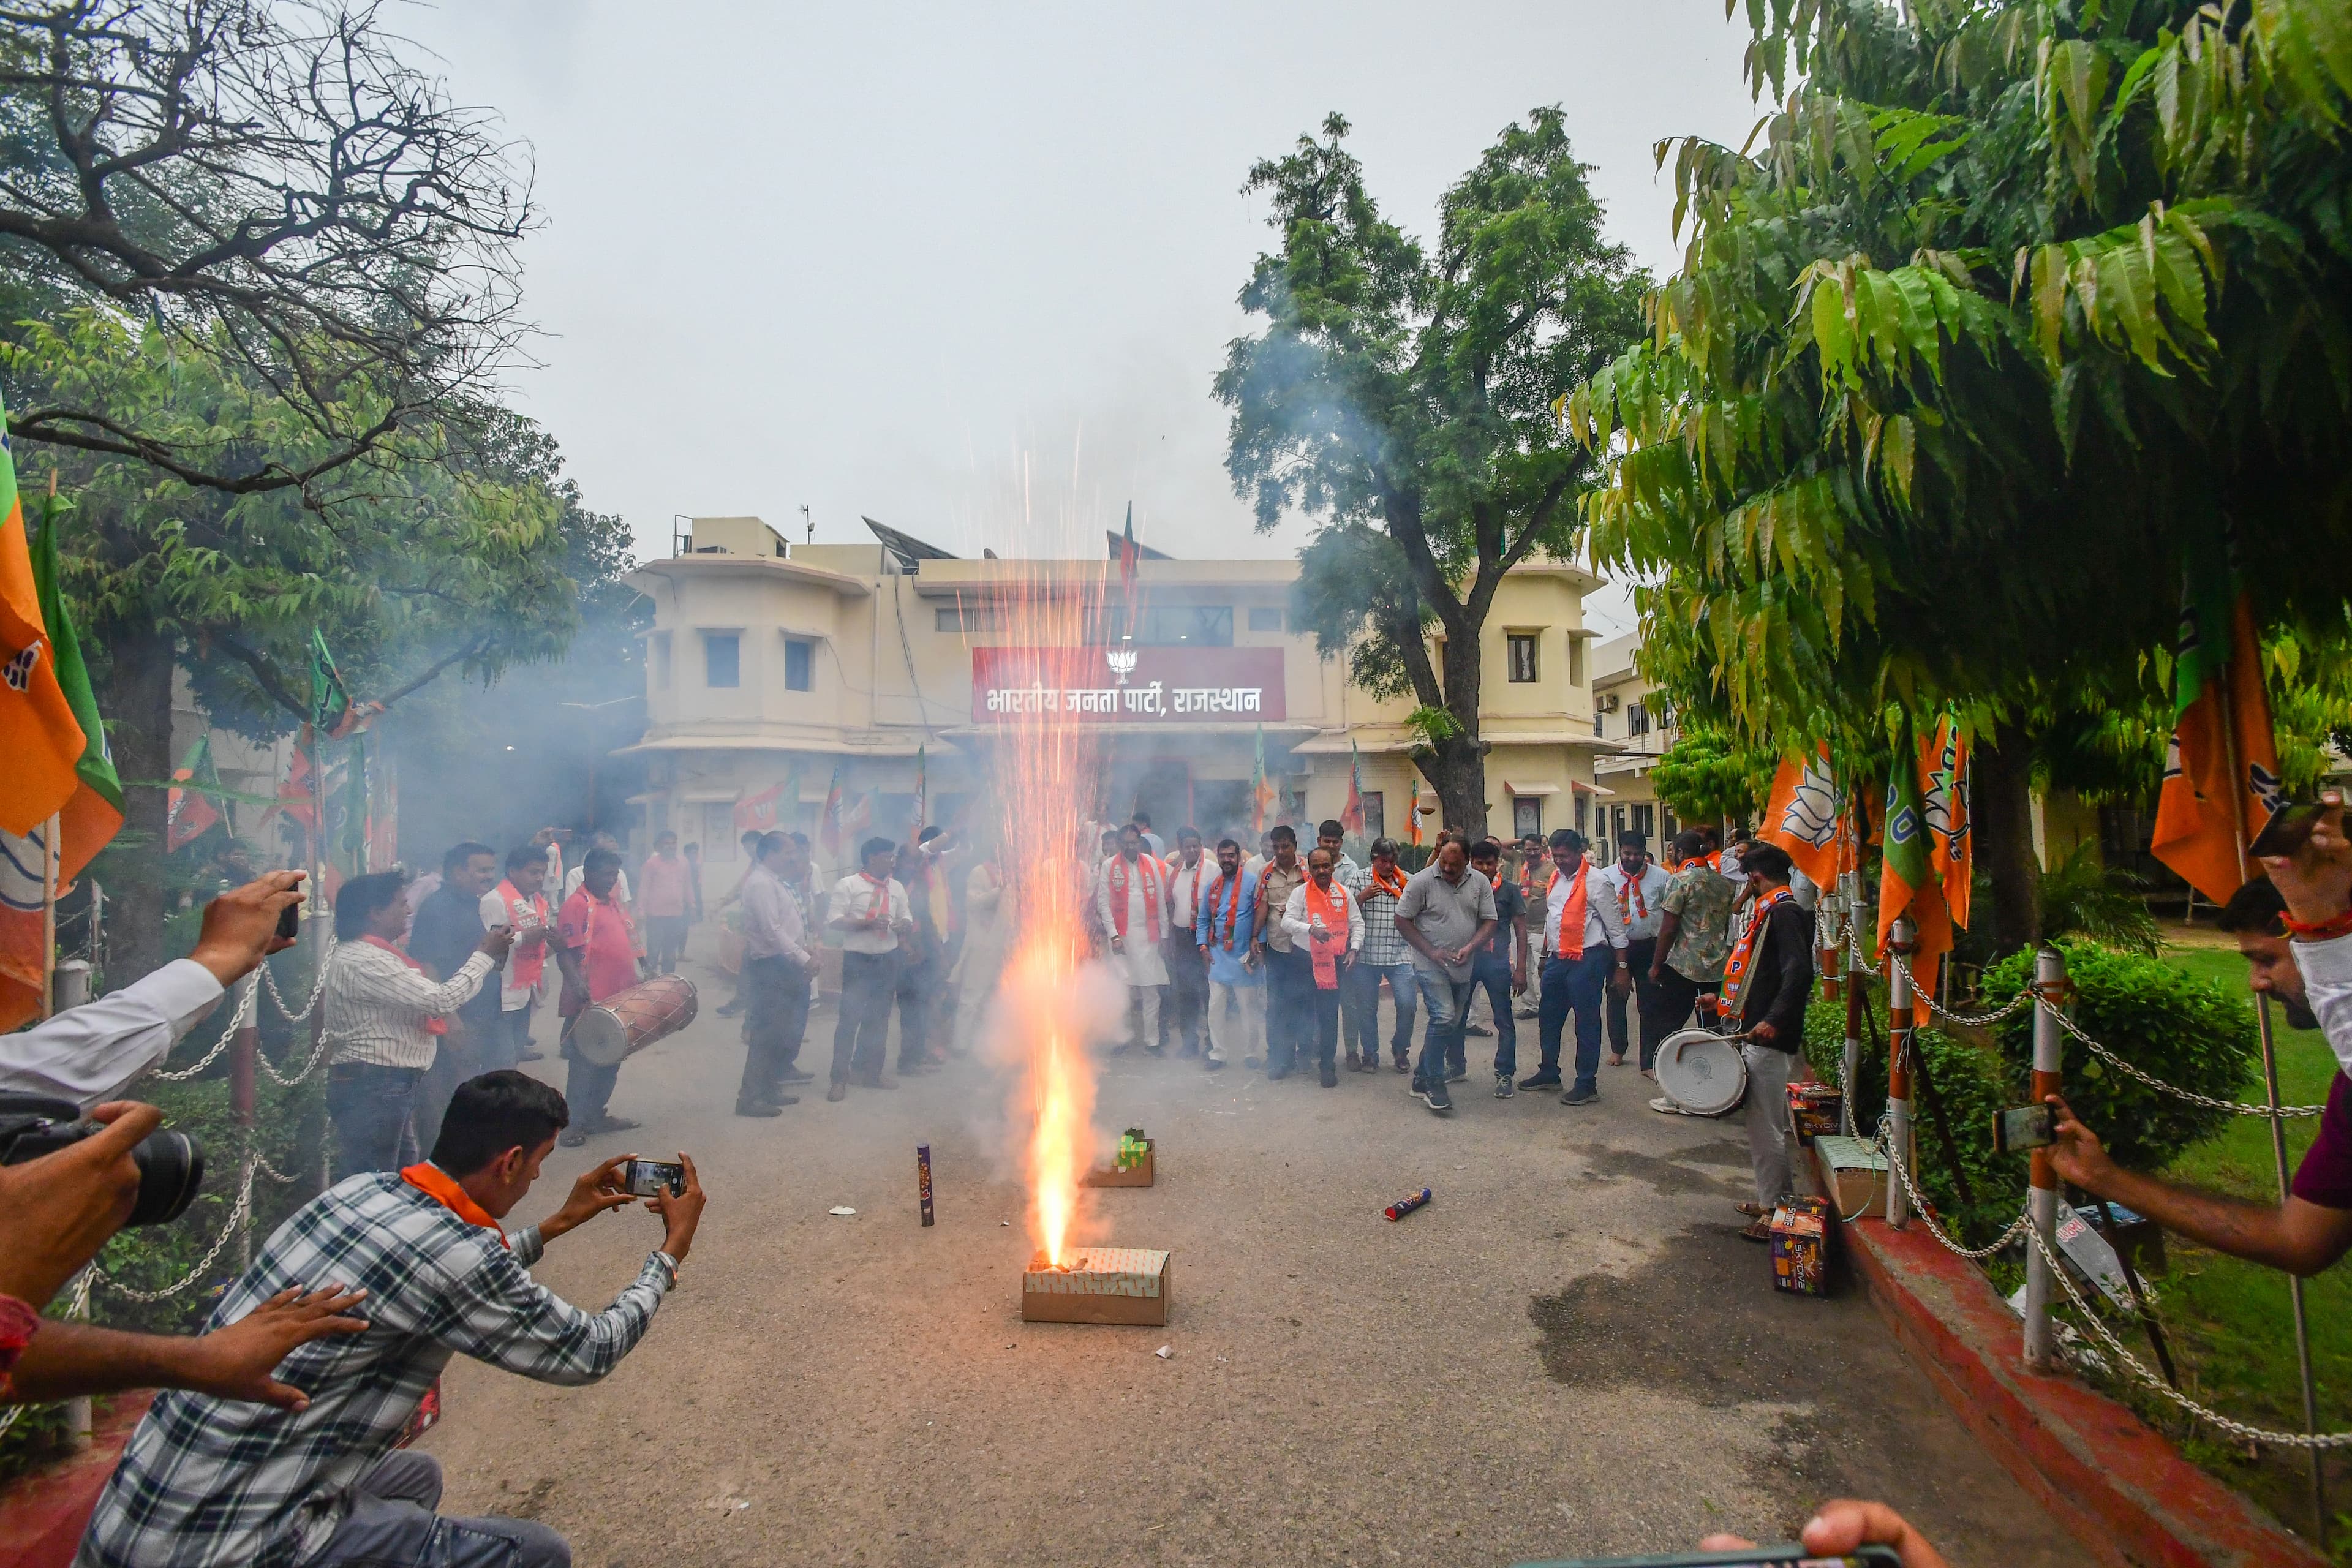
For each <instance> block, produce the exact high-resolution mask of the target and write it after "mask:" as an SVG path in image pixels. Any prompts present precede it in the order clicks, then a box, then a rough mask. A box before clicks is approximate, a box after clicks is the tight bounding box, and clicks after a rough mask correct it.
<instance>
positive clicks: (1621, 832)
mask: <svg viewBox="0 0 2352 1568" xmlns="http://www.w3.org/2000/svg"><path fill="white" fill-rule="evenodd" d="M1622 837H1625V808H1624V807H1623V806H1622V805H1612V806H1611V807H1610V808H1609V844H1610V847H1611V848H1612V849H1613V848H1615V847H1616V844H1617V840H1619V839H1620V838H1622Z"/></svg>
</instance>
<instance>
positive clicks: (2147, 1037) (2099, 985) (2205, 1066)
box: [1980, 941, 2262, 1171]
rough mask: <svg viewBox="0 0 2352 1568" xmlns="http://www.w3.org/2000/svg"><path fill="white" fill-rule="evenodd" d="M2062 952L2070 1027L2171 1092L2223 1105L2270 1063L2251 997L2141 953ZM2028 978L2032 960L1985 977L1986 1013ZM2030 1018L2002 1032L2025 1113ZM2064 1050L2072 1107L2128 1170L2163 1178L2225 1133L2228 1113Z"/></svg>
mask: <svg viewBox="0 0 2352 1568" xmlns="http://www.w3.org/2000/svg"><path fill="white" fill-rule="evenodd" d="M2057 946H2058V949H2059V951H2060V952H2063V953H2064V954H2065V955H2066V975H2067V978H2068V979H2070V980H2072V981H2073V982H2074V1006H2073V1009H2072V1012H2073V1016H2074V1022H2075V1023H2076V1024H2077V1025H2078V1026H2081V1028H2082V1030H2083V1032H2084V1034H2087V1035H2089V1036H2090V1037H2092V1038H2093V1039H2095V1040H2097V1041H2098V1042H2099V1043H2100V1044H2101V1045H2103V1046H2105V1047H2107V1048H2108V1049H2109V1050H2110V1051H2113V1052H2114V1053H2115V1054H2116V1056H2118V1057H2121V1058H2123V1059H2124V1060H2126V1061H2127V1062H2130V1063H2131V1064H2132V1065H2133V1066H2135V1067H2137V1068H2139V1069H2140V1070H2141V1071H2142V1072H2145V1073H2148V1074H2150V1075H2152V1076H2154V1077H2156V1078H2159V1079H2163V1080H2164V1081H2165V1082H2167V1083H2169V1084H2175V1085H2178V1086H2179V1087H2180V1088H2182V1089H2191V1090H2194V1091H2195V1092H2197V1093H2199V1094H2204V1095H2211V1096H2213V1097H2215V1098H2217V1099H2231V1098H2235V1097H2236V1096H2237V1095H2238V1094H2239V1093H2240V1092H2241V1091H2242V1089H2243V1087H2244V1085H2245V1082H2246V1080H2247V1079H2248V1078H2249V1077H2250V1076H2251V1075H2252V1072H2253V1070H2254V1068H2255V1065H2256V1064H2257V1063H2258V1062H2259V1061H2260V1060H2261V1059H2262V1045H2261V1040H2260V1037H2259V1036H2258V1035H2257V1033H2256V1030H2255V1026H2254V1016H2253V1013H2252V1010H2251V1009H2249V1008H2248V1007H2247V1006H2246V1005H2245V1001H2244V998H2243V997H2242V996H2238V995H2235V994H2231V991H2229V990H2228V989H2227V988H2225V987H2224V986H2221V985H2220V984H2216V983H2214V982H2212V981H2210V980H2195V979H2191V978H2190V977H2189V975H2187V974H2184V973H2181V972H2180V971H2179V970H2177V969H2175V968H2173V967H2172V966H2171V965H2169V964H2168V963H2161V962H2159V961H2158V960H2157V959H2153V958H2147V957H2144V956H2142V955H2141V954H2139V953H2136V952H2117V951H2116V950H2115V949H2113V948H2107V947H2100V946H2098V945H2096V944H2095V943H2092V942H2079V941H2078V942H2067V941H2061V942H2059V943H2058V944H2057ZM2032 978H2033V954H2032V952H2013V953H2011V954H2010V955H2009V956H2008V957H2007V958H2005V959H2003V960H2001V961H2000V963H1997V964H1995V965H1994V966H1993V967H1992V968H1990V969H1988V970H1987V971H1985V974H1984V981H1983V986H1982V990H1981V993H1980V995H1981V998H1982V1001H1983V1004H1984V1005H1985V1007H1986V1008H1987V1009H1991V1008H1994V1007H1999V1006H2000V1005H2003V1004H2005V1003H2007V1002H2008V1001H2009V999H2010V998H2011V997H2012V996H2014V995H2016V994H2018V992H2019V991H2020V990H2021V988H2022V987H2024V986H2025V985H2027V984H2030V983H2031V982H2032ZM2034 1011H2035V1010H2034V1009H2032V1008H2030V1007H2029V1008H2021V1009H2020V1010H2019V1011H2018V1012H2016V1013H2014V1014H2012V1015H2011V1016H2009V1017H2007V1018H2004V1019H2002V1020H2001V1021H2000V1023H1999V1024H1998V1025H1995V1026H1994V1034H1995V1036H1996V1037H1997V1038H1998V1040H1999V1042H2000V1054H2001V1058H2002V1060H2003V1062H2004V1063H2005V1064H2006V1067H2007V1070H2008V1080H2009V1082H2008V1088H2009V1092H2010V1094H2011V1097H2012V1098H2011V1103H2012V1104H2019V1105H2022V1104H2023V1103H2025V1100H2026V1098H2027V1096H2028V1094H2029V1093H2030V1092H2031V1089H2032V1076H2031V1075H2032V1068H2033V1014H2034ZM2062 1043H2063V1058H2062V1061H2063V1067H2062V1069H2061V1070H2062V1072H2063V1075H2064V1079H2065V1086H2066V1087H2065V1094H2066V1102H2067V1103H2068V1104H2069V1105H2071V1106H2073V1107H2074V1110H2075V1112H2076V1113H2077V1114H2078V1115H2080V1116H2081V1117H2082V1118H2083V1121H2084V1125H2085V1126H2087V1127H2089V1128H2091V1129H2092V1130H2093V1131H2095V1132H2097V1133H2098V1135H2099V1136H2100V1138H2101V1139H2102V1140H2104V1141H2105V1143H2106V1145H2107V1149H2108V1151H2109V1152H2111V1153H2113V1154H2114V1155H2115V1157H2116V1160H2117V1162H2119V1163H2122V1164H2125V1165H2128V1166H2130V1167H2132V1168H2134V1169H2136V1170H2144V1171H2153V1170H2158V1169H2161V1168H2162V1167H2164V1166H2165V1165H2168V1164H2169V1163H2171V1162H2172V1160H2173V1159H2174V1158H2175V1157H2176V1156H2178V1155H2179V1153H2180V1152H2182V1151H2183V1150H2185V1149H2187V1148H2188V1147H2189V1145H2190V1144H2192V1143H2196V1142H2200V1141H2201V1140H2203V1139H2206V1138H2210V1137H2211V1136H2212V1135H2213V1134H2215V1133H2216V1132H2219V1131H2221V1129H2222V1127H2223V1126H2225V1125H2227V1123H2228V1122H2229V1120H2230V1113H2229V1112H2228V1111H2224V1110H2207V1109H2205V1108H2203V1107H2200V1106H2195V1105H2191V1104H2189V1102H2188V1101H2187V1100H2180V1099H2179V1098H2177V1097H2175V1096H2173V1095H2169V1094H2164V1093H2160V1092H2158V1090H2156V1089H2149V1088H2148V1087H2147V1086H2146V1085H2145V1084H2142V1083H2139V1082H2137V1080H2135V1079H2130V1078H2127V1077H2126V1076H2125V1075H2124V1074H2122V1073H2119V1072H2116V1071H2114V1070H2112V1069H2111V1068H2108V1067H2107V1066H2106V1065H2105V1063H2104V1062H2102V1061H2100V1060H2099V1059H2098V1058H2096V1057H2095V1056H2093V1055H2092V1054H2091V1051H2090V1048H2089V1047H2086V1046H2084V1044H2083V1043H2082V1042H2081V1041H2080V1040H2077V1039H2075V1038H2074V1037H2073V1036H2071V1035H2068V1036H2065V1037H2063V1042H2062Z"/></svg>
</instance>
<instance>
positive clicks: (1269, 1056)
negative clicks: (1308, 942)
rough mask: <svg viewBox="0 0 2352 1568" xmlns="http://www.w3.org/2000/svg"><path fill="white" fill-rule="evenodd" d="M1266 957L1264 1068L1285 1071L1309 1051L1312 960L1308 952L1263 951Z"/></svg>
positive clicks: (1296, 949) (1312, 1009)
mask: <svg viewBox="0 0 2352 1568" xmlns="http://www.w3.org/2000/svg"><path fill="white" fill-rule="evenodd" d="M1262 951H1263V952H1264V955H1265V1068H1266V1070H1267V1071H1268V1072H1287V1071H1289V1070H1290V1068H1291V1067H1292V1066H1293V1065H1294V1064H1295V1063H1296V1062H1297V1059H1298V1058H1299V1057H1301V1056H1303V1055H1305V1054H1306V1052H1307V1050H1308V1049H1310V1048H1311V1047H1312V1045H1313V1042H1314V1029H1315V994H1314V993H1315V961H1314V960H1313V959H1311V958H1309V957H1307V950H1306V949H1305V948H1301V947H1294V948H1292V949H1291V950H1290V951H1289V952H1276V951H1275V950H1274V949H1273V948H1270V947H1269V948H1265V949H1263V950H1262Z"/></svg>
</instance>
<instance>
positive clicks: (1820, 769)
mask: <svg viewBox="0 0 2352 1568" xmlns="http://www.w3.org/2000/svg"><path fill="white" fill-rule="evenodd" d="M1844 809H1845V801H1844V798H1843V796H1842V795H1840V794H1839V792H1838V786H1837V776H1836V774H1835V773H1832V771H1831V769H1830V749H1829V747H1828V746H1827V745H1821V746H1816V747H1815V748H1814V749H1813V752H1812V753H1811V755H1810V756H1806V757H1802V758H1798V757H1783V758H1781V759H1780V772H1779V773H1776V774H1774V775H1773V779H1772V794H1771V796H1770V797H1769V799H1768V800H1766V801H1765V803H1764V835H1763V836H1764V837H1765V838H1766V839H1767V840H1768V841H1769V842H1770V843H1773V844H1777V845H1779V846H1780V847H1781V848H1783V849H1785V850H1787V851H1788V852H1789V858H1790V859H1791V860H1794V861H1795V862H1796V863H1797V869H1799V870H1801V871H1802V872H1803V873H1804V874H1805V875H1806V876H1808V877H1810V878H1811V879H1812V881H1813V885H1814V886H1815V887H1820V888H1834V887H1835V886H1837V872H1838V820H1839V816H1840V815H1841V814H1842V813H1843V810H1844Z"/></svg>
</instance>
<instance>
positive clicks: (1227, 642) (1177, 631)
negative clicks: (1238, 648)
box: [1135, 605, 1234, 647]
mask: <svg viewBox="0 0 2352 1568" xmlns="http://www.w3.org/2000/svg"><path fill="white" fill-rule="evenodd" d="M1135 640H1136V641H1138V642H1139V643H1142V644H1144V645H1145V646H1146V647H1233V646H1234V607H1233V606H1232V605H1151V606H1150V608H1148V609H1146V610H1145V611H1144V612H1143V635H1142V636H1140V637H1137V638H1136V639H1135Z"/></svg>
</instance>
